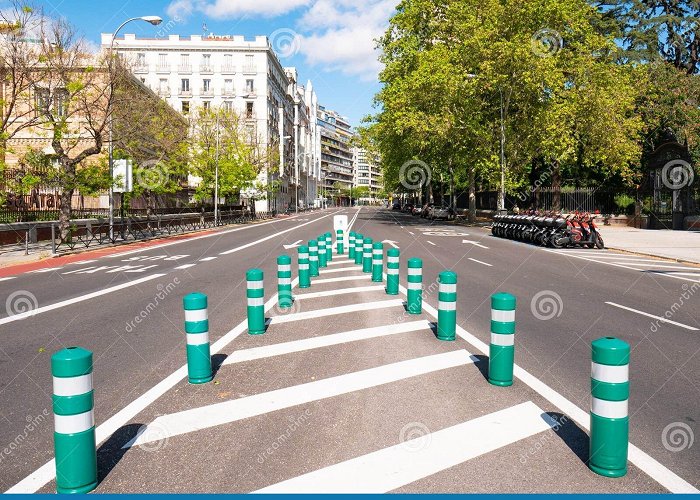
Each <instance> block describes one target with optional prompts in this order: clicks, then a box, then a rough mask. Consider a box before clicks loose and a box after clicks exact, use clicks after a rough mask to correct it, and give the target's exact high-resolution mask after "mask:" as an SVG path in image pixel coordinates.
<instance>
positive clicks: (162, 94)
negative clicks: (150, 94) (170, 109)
mask: <svg viewBox="0 0 700 500" xmlns="http://www.w3.org/2000/svg"><path fill="white" fill-rule="evenodd" d="M157 93H158V95H159V96H160V97H170V89H158V90H157Z"/></svg>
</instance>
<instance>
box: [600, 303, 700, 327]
mask: <svg viewBox="0 0 700 500" xmlns="http://www.w3.org/2000/svg"><path fill="white" fill-rule="evenodd" d="M606 304H608V305H611V306H614V307H619V308H620V309H624V310H626V311H631V312H633V313H637V314H641V315H642V316H646V317H648V318H654V319H657V320H659V321H661V322H662V323H668V324H671V325H676V326H680V327H681V328H685V329H687V330H693V331H698V330H700V329H699V328H695V327H693V326H688V325H684V324H683V323H677V322H675V321H671V320H670V319H666V318H664V317H662V316H654V315H653V314H649V313H646V312H644V311H640V310H638V309H632V308H631V307H627V306H622V305H620V304H616V303H615V302H606Z"/></svg>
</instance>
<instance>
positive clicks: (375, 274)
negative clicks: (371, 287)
mask: <svg viewBox="0 0 700 500" xmlns="http://www.w3.org/2000/svg"><path fill="white" fill-rule="evenodd" d="M383 274H384V244H383V243H382V242H381V241H376V242H375V243H374V245H373V246H372V282H374V283H381V282H382V281H384V276H383Z"/></svg>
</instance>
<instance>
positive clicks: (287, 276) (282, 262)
mask: <svg viewBox="0 0 700 500" xmlns="http://www.w3.org/2000/svg"><path fill="white" fill-rule="evenodd" d="M293 301H294V299H293V298H292V259H291V257H289V255H280V256H279V257H277V305H278V306H279V308H280V309H289V308H290V307H292V302H293Z"/></svg>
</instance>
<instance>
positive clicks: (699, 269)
mask: <svg viewBox="0 0 700 500" xmlns="http://www.w3.org/2000/svg"><path fill="white" fill-rule="evenodd" d="M620 264H625V265H626V264H630V265H632V266H647V264H639V263H634V262H628V261H624V262H622V261H621V262H620ZM648 267H658V268H662V269H670V270H671V271H673V270H674V269H675V270H678V271H698V272H700V268H697V267H684V266H675V265H673V264H649V265H648ZM647 270H648V269H647Z"/></svg>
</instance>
